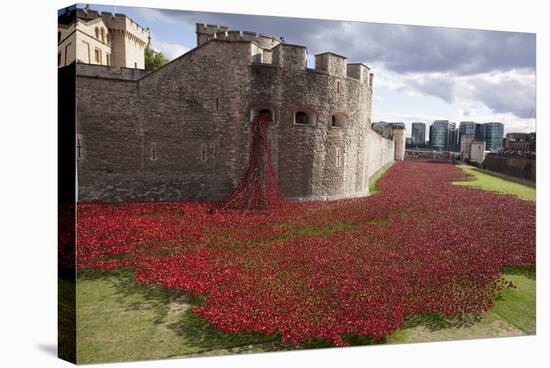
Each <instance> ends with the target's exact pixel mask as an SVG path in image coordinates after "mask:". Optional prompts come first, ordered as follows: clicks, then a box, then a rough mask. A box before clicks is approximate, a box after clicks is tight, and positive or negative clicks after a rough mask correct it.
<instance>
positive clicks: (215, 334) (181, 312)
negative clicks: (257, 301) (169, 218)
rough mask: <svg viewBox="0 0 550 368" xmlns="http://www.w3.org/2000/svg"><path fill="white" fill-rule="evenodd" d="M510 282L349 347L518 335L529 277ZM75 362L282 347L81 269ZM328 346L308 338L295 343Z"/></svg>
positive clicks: (115, 275) (174, 298) (527, 325)
mask: <svg viewBox="0 0 550 368" xmlns="http://www.w3.org/2000/svg"><path fill="white" fill-rule="evenodd" d="M505 278H506V279H507V280H510V281H512V282H513V283H514V285H516V286H517V288H516V289H506V290H503V291H501V292H500V294H499V295H498V297H497V298H496V300H495V306H494V308H492V309H491V310H490V311H488V312H486V313H483V314H479V315H467V316H461V317H457V318H446V317H444V316H442V315H438V314H432V315H421V316H414V317H413V318H410V319H409V320H408V322H407V325H406V327H405V328H404V329H402V330H399V331H397V332H396V333H395V334H393V335H391V336H389V337H387V338H386V339H385V340H384V341H372V340H370V339H368V338H365V337H359V336H351V337H349V338H347V339H346V340H348V341H350V342H351V343H352V345H366V344H372V343H410V342H427V341H444V340H457V339H474V338H486V337H499V336H518V335H527V334H534V333H535V300H536V299H535V279H534V276H533V275H532V274H521V273H520V274H518V273H517V272H514V273H513V274H512V273H510V274H506V275H505ZM76 292H77V311H78V313H77V360H78V363H80V364H85V363H99V362H107V361H112V362H116V361H127V360H141V359H159V358H170V357H181V356H193V355H196V354H200V355H222V354H234V353H247V352H266V351H281V350H290V349H296V348H301V347H291V346H286V345H284V344H282V343H281V341H280V338H279V337H278V336H276V335H269V336H265V335H260V334H255V333H240V334H227V333H223V332H220V331H218V330H216V329H214V328H212V327H211V326H210V325H209V324H208V323H207V322H206V321H204V320H203V319H201V318H200V317H198V316H196V315H195V314H193V313H192V311H191V308H192V307H193V306H196V305H199V304H200V302H201V301H200V300H198V299H194V298H192V297H190V296H188V295H185V294H183V293H181V292H178V291H176V290H169V289H163V288H160V287H156V286H144V285H137V284H135V282H134V280H133V274H132V272H131V271H129V270H118V271H112V272H95V273H94V272H87V273H84V274H80V275H79V280H78V282H77V291H76ZM326 346H330V345H328V344H326V342H323V341H312V342H310V343H308V344H306V345H305V346H303V348H316V347H326Z"/></svg>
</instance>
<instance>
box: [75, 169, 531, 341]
mask: <svg viewBox="0 0 550 368" xmlns="http://www.w3.org/2000/svg"><path fill="white" fill-rule="evenodd" d="M462 177H464V174H463V173H462V171H461V170H459V169H457V168H456V167H455V166H453V165H451V164H437V163H426V162H414V161H400V162H397V163H395V164H394V165H393V166H392V168H391V169H390V170H388V172H387V173H386V175H384V177H383V178H382V179H381V180H380V181H379V182H378V186H379V187H380V189H381V190H382V191H381V192H380V193H378V194H376V195H374V196H371V197H368V198H361V199H353V200H343V201H335V202H310V203H292V202H290V203H288V204H286V205H285V206H284V207H279V208H272V209H268V210H258V211H249V210H242V209H220V208H219V206H215V205H212V204H198V203H185V202H181V203H166V202H165V203H131V204H93V203H88V204H79V206H78V217H77V219H78V246H77V267H78V268H79V269H84V268H97V269H112V268H115V267H131V268H133V269H134V270H135V273H136V280H137V281H138V282H142V283H147V284H155V285H161V286H164V287H169V288H178V289H181V290H184V291H186V292H191V293H197V294H204V295H206V299H205V302H204V304H202V305H201V306H199V307H196V308H195V309H194V312H195V313H197V314H198V315H200V316H202V317H203V318H204V319H206V320H208V321H209V322H210V323H211V324H212V325H213V326H215V327H217V328H219V329H221V330H223V331H228V332H239V331H258V332H264V333H280V334H281V336H282V338H283V340H284V341H286V342H289V343H294V344H300V343H303V342H304V341H306V340H308V339H312V338H326V339H329V340H331V341H332V342H334V343H335V344H337V345H345V344H346V342H345V341H343V338H342V337H343V336H344V335H346V334H358V335H366V336H370V337H372V338H382V337H384V336H386V335H389V334H391V333H393V332H394V331H395V330H396V329H398V328H400V327H402V326H403V324H404V321H405V318H406V317H408V316H411V315H414V314H416V313H425V312H435V311H440V312H443V313H446V314H448V315H456V314H460V313H470V312H482V311H486V310H488V309H489V308H490V307H491V306H492V303H493V302H492V301H493V299H494V297H495V293H496V292H497V291H498V290H499V289H500V288H502V287H507V286H509V285H508V284H507V283H505V282H504V281H503V280H502V279H501V278H500V276H499V274H500V272H501V270H502V267H503V266H506V265H517V266H531V267H534V266H535V204H534V203H532V202H526V201H522V200H520V199H518V198H516V197H513V196H508V195H500V194H496V193H492V192H487V191H481V190H477V189H472V188H468V187H463V186H455V185H452V184H450V181H452V180H456V179H460V178H462Z"/></svg>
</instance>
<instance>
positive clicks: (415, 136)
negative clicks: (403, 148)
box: [411, 123, 426, 146]
mask: <svg viewBox="0 0 550 368" xmlns="http://www.w3.org/2000/svg"><path fill="white" fill-rule="evenodd" d="M411 143H412V144H413V145H414V146H423V145H425V144H426V124H424V123H412V133H411Z"/></svg>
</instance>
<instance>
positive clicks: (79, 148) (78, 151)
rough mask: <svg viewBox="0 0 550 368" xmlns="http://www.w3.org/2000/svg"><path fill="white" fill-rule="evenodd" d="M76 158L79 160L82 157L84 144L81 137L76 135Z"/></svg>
mask: <svg viewBox="0 0 550 368" xmlns="http://www.w3.org/2000/svg"><path fill="white" fill-rule="evenodd" d="M76 158H77V159H79V160H80V159H81V158H82V144H80V138H79V137H76Z"/></svg>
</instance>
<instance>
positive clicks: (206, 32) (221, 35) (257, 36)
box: [196, 23, 283, 49]
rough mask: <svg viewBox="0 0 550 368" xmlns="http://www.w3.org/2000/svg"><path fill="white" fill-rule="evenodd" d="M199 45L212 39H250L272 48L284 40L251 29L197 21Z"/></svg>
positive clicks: (261, 45) (263, 46)
mask: <svg viewBox="0 0 550 368" xmlns="http://www.w3.org/2000/svg"><path fill="white" fill-rule="evenodd" d="M196 34H197V46H201V45H202V44H205V43H206V42H208V41H210V40H212V39H218V40H224V41H250V42H254V43H256V44H257V45H258V46H260V47H262V48H264V49H272V48H273V47H275V46H277V45H279V44H280V43H282V42H283V41H281V39H280V38H277V37H274V36H270V35H266V34H264V33H256V32H251V31H240V30H230V29H229V27H227V26H218V25H215V24H206V25H205V24H202V23H196Z"/></svg>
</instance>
